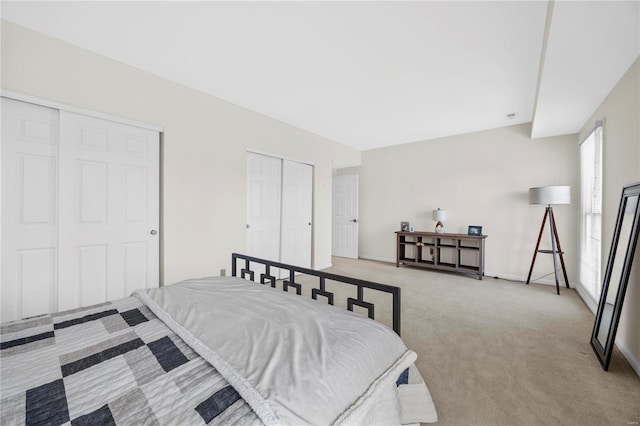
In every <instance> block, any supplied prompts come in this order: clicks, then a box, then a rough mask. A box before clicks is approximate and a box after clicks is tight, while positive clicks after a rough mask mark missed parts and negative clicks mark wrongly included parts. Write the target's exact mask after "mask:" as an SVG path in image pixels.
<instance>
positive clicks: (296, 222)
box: [281, 160, 313, 268]
mask: <svg viewBox="0 0 640 426" xmlns="http://www.w3.org/2000/svg"><path fill="white" fill-rule="evenodd" d="M282 182H283V184H282V249H281V259H282V262H283V263H288V264H292V265H296V266H303V267H306V268H310V267H311V225H312V223H311V222H312V200H313V166H310V165H308V164H303V163H298V162H296V161H289V160H284V162H283V169H282Z"/></svg>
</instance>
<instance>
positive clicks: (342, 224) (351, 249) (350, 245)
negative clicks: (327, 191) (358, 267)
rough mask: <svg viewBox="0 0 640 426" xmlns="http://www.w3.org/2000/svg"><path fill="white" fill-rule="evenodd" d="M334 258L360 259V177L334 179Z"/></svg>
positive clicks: (336, 177) (347, 176)
mask: <svg viewBox="0 0 640 426" xmlns="http://www.w3.org/2000/svg"><path fill="white" fill-rule="evenodd" d="M332 209H333V215H332V226H331V229H332V243H331V254H332V255H333V256H340V257H349V258H352V259H357V258H358V226H359V223H358V175H342V176H334V177H333V208H332Z"/></svg>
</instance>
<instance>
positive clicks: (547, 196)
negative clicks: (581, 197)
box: [529, 186, 571, 205]
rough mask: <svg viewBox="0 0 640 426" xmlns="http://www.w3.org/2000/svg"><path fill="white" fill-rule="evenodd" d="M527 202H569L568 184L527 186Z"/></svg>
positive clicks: (548, 203)
mask: <svg viewBox="0 0 640 426" xmlns="http://www.w3.org/2000/svg"><path fill="white" fill-rule="evenodd" d="M529 204H546V205H550V204H571V187H570V186H540V187H538V188H529Z"/></svg>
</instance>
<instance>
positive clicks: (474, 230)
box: [467, 225, 482, 235]
mask: <svg viewBox="0 0 640 426" xmlns="http://www.w3.org/2000/svg"><path fill="white" fill-rule="evenodd" d="M467 235H482V226H477V225H469V229H468V230H467Z"/></svg>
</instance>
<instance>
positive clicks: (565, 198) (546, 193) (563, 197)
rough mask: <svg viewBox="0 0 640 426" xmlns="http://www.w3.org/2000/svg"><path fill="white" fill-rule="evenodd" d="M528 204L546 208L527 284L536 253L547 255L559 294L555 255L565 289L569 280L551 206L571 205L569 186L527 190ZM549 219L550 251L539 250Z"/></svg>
mask: <svg viewBox="0 0 640 426" xmlns="http://www.w3.org/2000/svg"><path fill="white" fill-rule="evenodd" d="M529 204H544V205H546V206H547V207H546V208H545V211H544V216H543V217H542V225H541V226H540V233H539V234H538V241H537V242H536V248H535V250H534V251H533V259H531V267H530V268H529V275H528V276H527V284H529V281H531V273H532V272H533V265H534V264H535V263H536V256H537V254H538V253H547V254H551V255H552V256H553V273H554V275H555V278H556V293H557V294H560V283H559V281H558V266H557V263H556V255H558V257H560V264H561V265H562V274H563V276H564V282H565V285H566V286H567V288H570V287H569V278H567V269H566V268H565V266H564V256H563V254H564V252H563V251H562V248H561V247H560V238H558V229H557V227H556V219H555V217H554V215H553V207H552V205H553V204H571V187H570V186H541V187H538V188H529ZM547 217H548V218H549V231H550V232H551V250H540V240H541V239H542V232H543V231H544V225H545V223H546V221H547Z"/></svg>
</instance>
